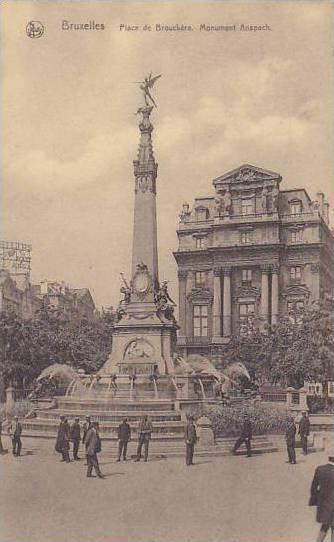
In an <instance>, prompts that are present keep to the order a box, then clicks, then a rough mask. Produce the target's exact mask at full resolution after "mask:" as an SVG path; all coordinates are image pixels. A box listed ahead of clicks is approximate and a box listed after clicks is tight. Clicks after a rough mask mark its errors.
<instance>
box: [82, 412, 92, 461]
mask: <svg viewBox="0 0 334 542" xmlns="http://www.w3.org/2000/svg"><path fill="white" fill-rule="evenodd" d="M91 427H92V422H91V419H90V416H86V421H85V423H84V424H83V435H82V444H85V440H86V435H87V433H88V431H89V429H90V428H91ZM85 465H88V459H87V456H86V463H85Z"/></svg>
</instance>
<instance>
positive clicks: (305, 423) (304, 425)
mask: <svg viewBox="0 0 334 542" xmlns="http://www.w3.org/2000/svg"><path fill="white" fill-rule="evenodd" d="M310 425H311V424H310V420H309V417H308V416H307V414H306V412H303V413H302V418H301V420H300V422H299V431H298V433H299V435H300V440H301V443H302V448H303V454H304V455H307V437H308V436H309V434H310Z"/></svg>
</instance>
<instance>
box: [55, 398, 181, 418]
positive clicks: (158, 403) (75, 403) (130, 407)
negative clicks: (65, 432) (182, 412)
mask: <svg viewBox="0 0 334 542" xmlns="http://www.w3.org/2000/svg"><path fill="white" fill-rule="evenodd" d="M57 407H58V408H59V409H61V410H67V411H68V410H73V409H74V410H76V411H78V412H81V413H83V414H84V415H86V414H87V413H89V411H91V410H96V411H100V410H106V409H108V410H112V411H118V410H120V411H122V412H129V411H141V412H143V411H144V412H145V413H146V411H150V412H155V411H160V410H162V411H166V410H167V411H171V410H173V411H175V408H174V401H171V400H164V399H161V400H154V401H153V400H140V401H136V400H133V401H125V400H121V399H114V400H112V399H104V398H96V399H92V398H89V399H76V398H74V397H73V398H67V397H66V398H61V399H57Z"/></svg>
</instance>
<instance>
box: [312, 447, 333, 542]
mask: <svg viewBox="0 0 334 542" xmlns="http://www.w3.org/2000/svg"><path fill="white" fill-rule="evenodd" d="M309 505H310V506H316V507H317V516H316V519H317V522H318V523H321V527H320V531H319V534H318V538H317V542H322V541H323V540H325V538H326V534H327V532H328V530H329V528H331V540H332V542H333V541H334V449H332V450H330V452H329V454H328V463H327V464H326V465H321V466H320V467H317V468H316V470H315V473H314V477H313V481H312V485H311V496H310V501H309Z"/></svg>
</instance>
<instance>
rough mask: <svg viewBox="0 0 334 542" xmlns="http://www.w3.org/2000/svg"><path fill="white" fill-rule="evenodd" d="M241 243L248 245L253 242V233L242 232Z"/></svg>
mask: <svg viewBox="0 0 334 542" xmlns="http://www.w3.org/2000/svg"><path fill="white" fill-rule="evenodd" d="M240 241H241V244H242V245H248V244H249V243H251V242H252V232H250V231H242V232H241V236H240Z"/></svg>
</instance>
